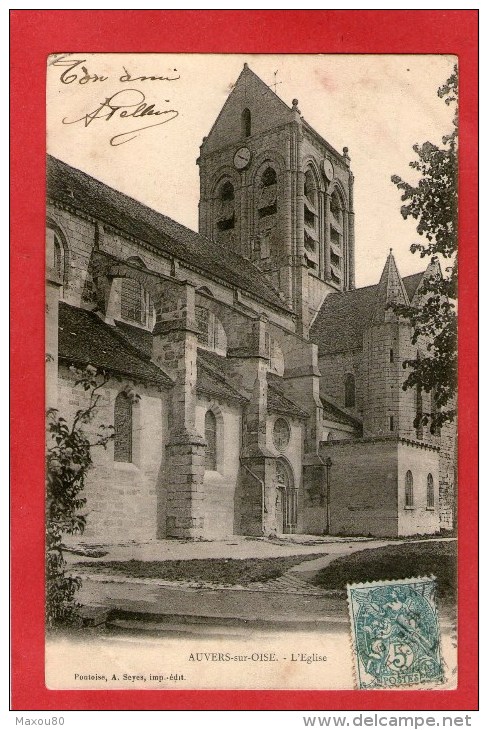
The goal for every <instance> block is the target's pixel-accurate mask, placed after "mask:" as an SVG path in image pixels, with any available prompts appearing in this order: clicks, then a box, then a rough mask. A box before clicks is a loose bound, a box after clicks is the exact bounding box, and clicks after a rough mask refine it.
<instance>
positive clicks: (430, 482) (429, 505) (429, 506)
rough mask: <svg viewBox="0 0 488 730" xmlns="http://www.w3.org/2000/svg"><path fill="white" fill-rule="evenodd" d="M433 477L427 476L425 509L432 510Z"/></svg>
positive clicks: (433, 503) (433, 504)
mask: <svg viewBox="0 0 488 730" xmlns="http://www.w3.org/2000/svg"><path fill="white" fill-rule="evenodd" d="M434 506H435V502H434V477H433V476H432V474H427V509H434Z"/></svg>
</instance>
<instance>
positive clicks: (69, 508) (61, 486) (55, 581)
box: [46, 365, 113, 628]
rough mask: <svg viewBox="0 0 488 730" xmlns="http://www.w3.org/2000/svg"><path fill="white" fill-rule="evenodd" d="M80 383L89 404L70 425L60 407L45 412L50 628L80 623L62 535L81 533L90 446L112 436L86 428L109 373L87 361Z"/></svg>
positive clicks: (78, 373) (77, 583) (76, 581)
mask: <svg viewBox="0 0 488 730" xmlns="http://www.w3.org/2000/svg"><path fill="white" fill-rule="evenodd" d="M71 370H72V372H73V373H74V374H75V377H76V383H75V387H76V386H77V385H81V386H82V387H83V389H84V391H85V392H87V393H89V400H88V404H87V405H86V407H85V408H81V409H80V410H78V411H77V412H76V415H75V417H74V419H73V422H72V425H71V426H68V423H67V421H66V419H65V418H63V417H62V416H60V415H59V413H58V411H57V410H56V409H54V408H50V409H49V410H48V411H47V441H48V446H47V453H46V476H47V487H46V622H47V626H48V628H53V627H55V626H60V625H67V624H75V623H77V622H78V621H79V615H78V608H79V605H78V603H77V602H76V598H75V594H76V592H77V591H78V590H79V588H80V587H81V579H80V578H79V577H77V576H72V575H69V574H67V573H66V561H65V559H64V556H63V543H62V539H63V535H74V534H82V533H83V531H84V529H85V524H86V517H85V516H84V515H83V514H81V512H80V510H82V509H83V507H84V506H85V504H86V499H85V497H83V496H82V492H83V489H84V486H85V476H86V472H87V471H88V469H89V468H90V467H91V465H92V458H91V449H92V448H93V447H94V446H103V447H104V448H105V447H106V445H107V443H108V441H109V440H110V439H111V438H112V437H113V432H112V427H111V426H104V425H103V424H101V425H100V426H99V429H98V432H97V433H96V434H95V437H94V441H93V442H91V441H90V438H89V434H87V432H86V427H87V425H88V424H89V423H90V422H92V421H93V418H94V416H95V412H96V409H97V405H98V401H99V399H100V394H99V391H100V388H102V387H103V385H105V383H106V382H107V380H108V377H107V376H105V374H104V373H101V379H100V375H98V374H97V371H96V369H95V368H94V367H93V366H91V365H88V367H87V368H85V370H78V369H76V368H71Z"/></svg>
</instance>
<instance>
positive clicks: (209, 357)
mask: <svg viewBox="0 0 488 730" xmlns="http://www.w3.org/2000/svg"><path fill="white" fill-rule="evenodd" d="M225 360H226V358H225V357H222V356H219V355H216V354H215V353H209V352H207V351H206V350H198V353H197V391H199V392H203V393H205V394H206V395H213V396H215V397H216V398H222V399H224V400H231V401H237V402H238V403H246V402H247V400H248V399H247V398H246V397H245V396H244V395H243V394H242V393H240V392H239V391H238V390H237V388H236V387H235V385H234V384H233V383H232V382H230V380H229V378H228V377H226V374H225V365H224V362H225ZM216 364H218V367H216Z"/></svg>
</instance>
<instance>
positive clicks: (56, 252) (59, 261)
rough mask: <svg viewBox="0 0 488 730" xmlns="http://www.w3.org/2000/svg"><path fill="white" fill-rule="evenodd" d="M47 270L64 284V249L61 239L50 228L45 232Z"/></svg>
mask: <svg viewBox="0 0 488 730" xmlns="http://www.w3.org/2000/svg"><path fill="white" fill-rule="evenodd" d="M46 256H47V268H48V269H51V271H52V272H53V273H54V274H55V275H56V277H57V278H58V279H59V280H60V281H61V282H63V283H64V281H65V277H66V249H65V246H64V244H63V242H62V240H61V237H60V236H59V235H58V234H57V233H56V231H54V230H53V229H52V228H48V229H47V230H46Z"/></svg>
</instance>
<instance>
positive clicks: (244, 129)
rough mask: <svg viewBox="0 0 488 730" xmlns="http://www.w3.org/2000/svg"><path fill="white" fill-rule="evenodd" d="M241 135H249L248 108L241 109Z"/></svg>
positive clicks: (249, 113) (249, 120) (249, 118)
mask: <svg viewBox="0 0 488 730" xmlns="http://www.w3.org/2000/svg"><path fill="white" fill-rule="evenodd" d="M241 125H242V136H243V137H250V136H251V112H250V110H249V109H247V108H246V109H243V111H242V114H241Z"/></svg>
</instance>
